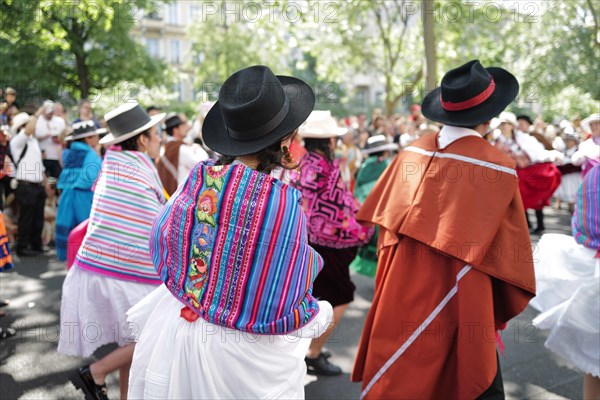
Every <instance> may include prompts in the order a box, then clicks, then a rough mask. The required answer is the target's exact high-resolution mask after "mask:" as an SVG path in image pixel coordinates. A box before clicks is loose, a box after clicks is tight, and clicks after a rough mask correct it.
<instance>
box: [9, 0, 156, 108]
mask: <svg viewBox="0 0 600 400" xmlns="http://www.w3.org/2000/svg"><path fill="white" fill-rule="evenodd" d="M152 7H153V2H152V1H151V0H27V1H23V0H1V16H2V31H1V32H0V57H1V58H2V60H3V62H2V63H0V81H2V84H3V85H12V86H15V87H16V88H17V89H18V90H20V97H21V98H22V99H24V100H39V99H40V98H45V97H52V98H56V97H58V96H59V94H60V93H61V92H66V93H69V94H71V95H72V96H73V97H81V98H86V97H91V98H94V97H97V96H98V95H99V93H101V92H102V91H104V90H106V89H111V88H113V87H114V86H115V85H117V84H119V83H120V82H124V81H128V82H133V83H134V84H139V85H146V86H152V85H154V84H157V83H159V82H160V81H161V80H162V79H163V71H164V69H165V67H164V64H162V63H161V62H159V61H157V60H155V59H152V58H151V57H150V56H149V55H148V54H147V53H146V50H145V49H144V47H143V46H141V45H140V44H138V43H137V42H136V41H135V40H134V39H133V38H132V36H131V30H132V28H133V27H134V25H135V24H136V22H137V20H138V19H140V18H142V15H143V11H148V10H151V9H152Z"/></svg>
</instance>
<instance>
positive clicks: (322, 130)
mask: <svg viewBox="0 0 600 400" xmlns="http://www.w3.org/2000/svg"><path fill="white" fill-rule="evenodd" d="M346 132H348V128H340V127H339V126H338V125H337V123H336V122H335V119H334V118H333V117H332V116H331V111H313V112H311V113H310V115H309V116H308V118H307V119H306V121H304V123H303V124H302V125H300V128H298V135H300V137H302V138H305V139H329V138H332V137H338V136H342V135H344V134H346Z"/></svg>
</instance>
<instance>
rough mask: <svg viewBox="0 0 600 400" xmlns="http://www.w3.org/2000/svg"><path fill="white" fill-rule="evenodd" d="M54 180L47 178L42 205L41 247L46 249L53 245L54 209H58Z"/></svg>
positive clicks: (54, 236) (54, 228) (54, 229)
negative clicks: (44, 199)
mask: <svg viewBox="0 0 600 400" xmlns="http://www.w3.org/2000/svg"><path fill="white" fill-rule="evenodd" d="M56 181H57V179H56V178H53V177H51V176H50V177H48V186H47V187H46V202H45V204H44V227H43V228H42V246H43V248H44V249H48V247H49V246H52V245H54V244H55V238H56V235H55V231H56V209H57V207H58V191H57V190H56Z"/></svg>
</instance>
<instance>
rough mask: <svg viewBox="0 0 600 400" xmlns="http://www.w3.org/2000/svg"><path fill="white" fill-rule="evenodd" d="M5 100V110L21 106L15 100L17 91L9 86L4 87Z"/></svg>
mask: <svg viewBox="0 0 600 400" xmlns="http://www.w3.org/2000/svg"><path fill="white" fill-rule="evenodd" d="M5 96H6V97H5V100H6V107H5V110H9V109H10V108H16V109H19V108H21V107H20V106H19V103H18V102H17V91H16V90H15V89H13V88H11V87H8V88H6V90H5Z"/></svg>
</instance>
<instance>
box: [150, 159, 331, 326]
mask: <svg viewBox="0 0 600 400" xmlns="http://www.w3.org/2000/svg"><path fill="white" fill-rule="evenodd" d="M150 252H151V254H152V258H153V260H154V264H155V267H156V270H157V271H158V273H159V274H160V277H161V278H162V279H163V281H164V282H165V284H166V286H167V288H168V289H169V290H170V292H171V293H172V294H173V296H175V297H176V298H177V299H178V300H180V301H181V302H182V303H184V304H185V305H187V308H189V309H191V310H192V311H193V313H195V314H197V315H199V316H200V317H201V318H203V319H205V320H206V321H208V322H211V323H214V324H216V325H221V326H225V327H228V328H232V329H237V330H241V331H246V332H251V333H257V334H286V333H289V332H293V331H295V330H297V329H299V328H301V327H302V326H304V325H306V324H307V323H308V322H309V321H310V320H311V319H312V318H313V317H314V316H315V315H316V314H317V313H318V311H319V306H318V304H317V300H316V299H315V298H314V297H313V296H312V284H313V281H314V280H315V278H316V276H317V274H318V273H319V271H320V270H321V268H322V267H323V261H322V259H321V257H320V256H319V254H318V253H317V252H316V251H315V250H314V249H312V248H311V247H310V246H309V245H308V241H307V233H306V217H305V215H304V213H303V212H302V209H301V207H300V193H299V192H298V191H297V190H295V189H294V188H292V187H290V186H288V185H286V184H283V183H282V182H280V181H279V180H277V179H275V178H273V177H271V176H269V175H266V174H263V173H260V172H257V171H255V170H253V169H251V168H249V167H247V166H245V165H243V164H234V165H226V166H215V165H214V163H213V162H212V161H209V160H208V161H205V162H202V163H200V164H198V165H197V166H196V167H195V168H194V169H193V170H192V171H191V173H190V175H189V176H188V179H187V181H186V182H185V184H183V185H182V186H180V188H179V189H178V190H177V192H176V193H175V194H174V195H173V197H172V198H171V199H170V200H169V202H168V203H167V205H166V206H165V208H164V209H163V210H162V211H161V212H160V214H159V215H158V217H157V218H156V219H155V220H154V225H153V228H152V236H151V239H150ZM187 308H184V309H183V310H182V316H183V315H184V313H185V312H186V311H187ZM186 319H188V318H186ZM188 320H189V319H188Z"/></svg>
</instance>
